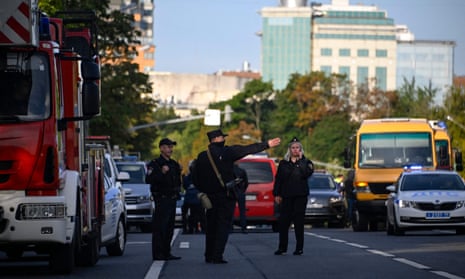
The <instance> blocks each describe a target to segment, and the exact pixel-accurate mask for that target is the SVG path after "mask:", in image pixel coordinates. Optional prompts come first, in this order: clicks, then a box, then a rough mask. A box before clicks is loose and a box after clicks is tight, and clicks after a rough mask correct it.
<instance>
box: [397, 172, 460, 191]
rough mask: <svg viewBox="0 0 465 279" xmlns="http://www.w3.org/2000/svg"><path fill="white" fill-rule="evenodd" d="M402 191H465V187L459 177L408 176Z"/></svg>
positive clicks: (443, 175) (403, 183)
mask: <svg viewBox="0 0 465 279" xmlns="http://www.w3.org/2000/svg"><path fill="white" fill-rule="evenodd" d="M401 189H402V191H424V190H465V185H464V183H463V182H462V179H461V178H460V177H459V176H457V175H446V174H425V175H407V176H405V178H404V180H403V182H402V187H401Z"/></svg>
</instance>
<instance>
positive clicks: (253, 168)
mask: <svg viewBox="0 0 465 279" xmlns="http://www.w3.org/2000/svg"><path fill="white" fill-rule="evenodd" d="M239 167H241V168H243V169H244V170H245V171H246V172H247V179H248V180H249V183H250V184H257V183H270V182H273V171H272V170H271V166H270V163H269V162H239Z"/></svg>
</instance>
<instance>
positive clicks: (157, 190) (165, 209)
mask: <svg viewBox="0 0 465 279" xmlns="http://www.w3.org/2000/svg"><path fill="white" fill-rule="evenodd" d="M174 145H176V142H175V141H172V140H170V139H168V138H164V139H162V140H161V141H160V143H159V147H160V157H158V158H156V159H154V160H152V161H150V162H149V163H148V164H147V176H146V183H148V184H150V190H151V192H152V197H153V199H154V201H155V212H154V214H153V218H152V224H153V232H152V258H153V260H154V261H155V260H179V259H180V258H181V257H177V256H173V255H172V254H171V239H172V238H173V232H174V222H175V218H176V200H177V199H179V192H180V190H181V166H180V165H179V164H178V162H176V161H175V160H173V159H171V155H172V153H173V147H174Z"/></svg>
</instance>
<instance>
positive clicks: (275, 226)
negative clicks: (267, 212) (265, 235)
mask: <svg viewBox="0 0 465 279" xmlns="http://www.w3.org/2000/svg"><path fill="white" fill-rule="evenodd" d="M271 230H272V231H273V232H279V228H278V222H273V223H272V224H271Z"/></svg>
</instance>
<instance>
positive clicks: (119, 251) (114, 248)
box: [106, 218, 126, 256]
mask: <svg viewBox="0 0 465 279" xmlns="http://www.w3.org/2000/svg"><path fill="white" fill-rule="evenodd" d="M125 248H126V227H125V226H124V223H123V219H122V218H120V219H119V221H118V228H117V229H116V235H115V240H114V242H112V243H111V244H110V245H108V246H107V247H106V249H107V254H108V256H122V255H123V254H124V249H125Z"/></svg>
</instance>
